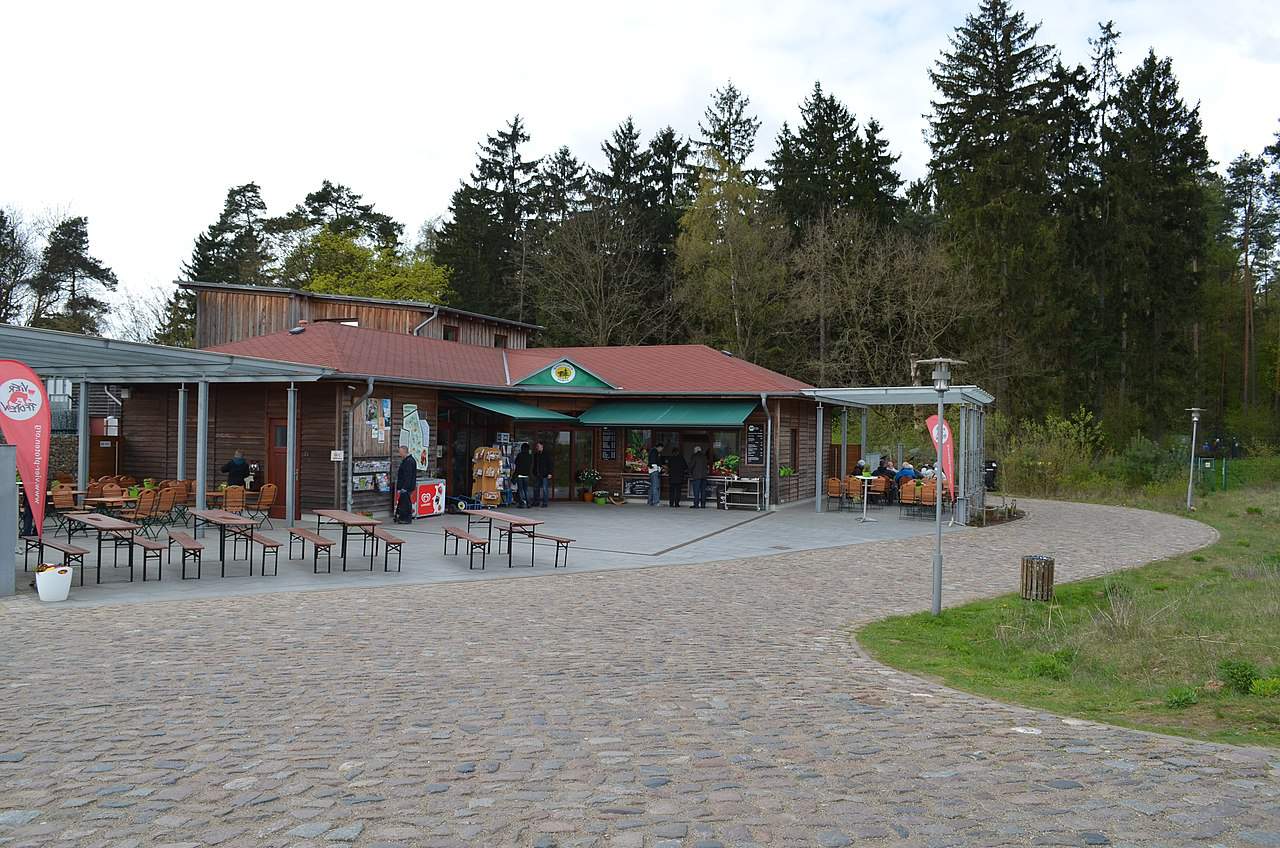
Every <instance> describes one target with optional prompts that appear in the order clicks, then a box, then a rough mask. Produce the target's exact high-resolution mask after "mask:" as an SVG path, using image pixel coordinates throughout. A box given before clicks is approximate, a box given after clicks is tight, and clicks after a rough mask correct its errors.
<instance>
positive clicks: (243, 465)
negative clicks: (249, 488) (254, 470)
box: [222, 450, 249, 486]
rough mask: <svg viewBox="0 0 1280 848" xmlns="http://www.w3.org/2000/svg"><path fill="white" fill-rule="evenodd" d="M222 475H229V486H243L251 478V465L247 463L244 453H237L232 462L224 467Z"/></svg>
mask: <svg viewBox="0 0 1280 848" xmlns="http://www.w3.org/2000/svg"><path fill="white" fill-rule="evenodd" d="M222 473H223V474H226V475H227V485H228V486H243V485H244V481H245V479H246V478H247V477H248V476H249V463H248V462H246V461H245V458H244V451H239V450H238V451H236V452H235V456H233V457H231V461H230V462H228V463H227V464H226V465H224V466H222Z"/></svg>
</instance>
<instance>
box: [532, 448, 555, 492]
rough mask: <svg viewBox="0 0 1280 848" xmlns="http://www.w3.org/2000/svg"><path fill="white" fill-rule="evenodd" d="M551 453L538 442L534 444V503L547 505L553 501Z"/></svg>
mask: <svg viewBox="0 0 1280 848" xmlns="http://www.w3.org/2000/svg"><path fill="white" fill-rule="evenodd" d="M551 470H552V465H551V454H549V453H547V451H546V449H545V448H544V447H543V446H542V442H538V443H537V444H535V445H534V446H533V485H534V487H535V488H534V490H533V505H534V506H540V507H546V506H547V505H548V504H549V503H550V502H551Z"/></svg>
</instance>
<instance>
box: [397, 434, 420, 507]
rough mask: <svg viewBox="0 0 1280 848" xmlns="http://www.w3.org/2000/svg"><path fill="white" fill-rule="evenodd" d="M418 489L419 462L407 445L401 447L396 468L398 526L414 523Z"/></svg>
mask: <svg viewBox="0 0 1280 848" xmlns="http://www.w3.org/2000/svg"><path fill="white" fill-rule="evenodd" d="M417 488H418V461H417V460H416V459H414V458H413V454H411V453H409V447H408V446H407V445H401V446H400V465H399V467H397V468H396V519H395V520H396V524H412V523H413V498H414V492H415V491H416V490H417Z"/></svg>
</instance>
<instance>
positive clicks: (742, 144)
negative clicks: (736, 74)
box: [698, 82, 760, 176]
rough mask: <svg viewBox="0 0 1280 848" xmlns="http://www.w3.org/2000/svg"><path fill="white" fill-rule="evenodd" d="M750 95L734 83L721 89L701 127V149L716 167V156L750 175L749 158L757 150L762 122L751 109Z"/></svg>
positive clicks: (708, 109) (699, 124) (704, 156)
mask: <svg viewBox="0 0 1280 848" xmlns="http://www.w3.org/2000/svg"><path fill="white" fill-rule="evenodd" d="M750 108H751V98H750V97H747V96H746V95H745V94H743V93H742V92H741V91H739V90H738V88H737V86H735V85H734V84H733V83H732V82H729V83H726V84H725V85H724V87H723V88H718V89H716V91H715V94H714V95H713V96H712V100H711V105H710V106H708V107H707V109H706V111H705V112H704V113H703V117H702V121H700V122H699V123H698V130H699V132H701V133H702V136H701V138H699V139H698V152H699V153H700V154H701V155H702V156H703V158H704V159H705V160H706V162H707V164H708V166H709V167H711V168H712V169H713V170H714V169H716V168H717V166H716V164H715V162H716V158H718V159H719V160H720V161H722V162H724V164H725V165H727V166H729V167H730V168H733V169H736V170H738V171H740V172H742V173H743V174H744V175H747V176H750V174H749V172H748V171H747V170H746V164H747V159H749V158H750V157H751V153H752V152H753V151H754V150H755V149H756V133H758V132H759V131H760V121H759V119H758V118H756V116H755V115H753V114H751V113H750V112H749V111H748V110H749V109H750Z"/></svg>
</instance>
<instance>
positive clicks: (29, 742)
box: [0, 503, 1280, 848]
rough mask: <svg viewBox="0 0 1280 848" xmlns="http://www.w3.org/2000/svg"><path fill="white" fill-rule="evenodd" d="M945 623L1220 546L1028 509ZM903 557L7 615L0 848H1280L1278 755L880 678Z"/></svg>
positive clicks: (980, 565)
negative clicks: (967, 609)
mask: <svg viewBox="0 0 1280 848" xmlns="http://www.w3.org/2000/svg"><path fill="white" fill-rule="evenodd" d="M1029 507H1030V509H1031V517H1029V518H1028V519H1027V520H1025V521H1021V522H1017V523H1014V524H1012V525H1007V526H1004V527H996V528H990V529H986V530H971V531H970V530H966V531H962V532H959V533H956V534H955V535H953V536H949V537H948V540H947V586H948V591H949V595H948V601H949V602H958V601H960V600H961V599H963V598H969V597H973V596H978V595H989V594H994V593H997V592H1001V591H1005V590H1008V589H1009V588H1011V587H1012V586H1013V585H1014V581H1015V579H1016V577H1015V572H1016V558H1017V556H1019V555H1020V554H1023V553H1027V552H1045V553H1051V554H1054V555H1055V556H1056V557H1057V558H1058V567H1059V574H1060V575H1061V577H1060V579H1073V578H1078V577H1082V576H1085V575H1089V574H1096V573H1100V572H1105V571H1108V570H1111V569H1114V568H1117V567H1122V566H1126V565H1132V564H1137V563H1140V562H1143V561H1146V560H1149V559H1152V558H1156V557H1160V556H1164V555H1168V554H1170V553H1173V552H1177V551H1184V550H1188V549H1191V548H1194V547H1197V546H1200V545H1203V544H1206V543H1208V542H1209V541H1211V540H1212V539H1213V538H1214V535H1213V531H1212V530H1210V529H1208V528H1206V527H1204V526H1203V525H1200V524H1196V523H1193V522H1189V521H1184V520H1181V519H1177V518H1173V517H1169V516H1161V515H1155V514H1151V513H1142V512H1136V511H1129V510H1119V509H1112V508H1103V507H1095V506H1083V505H1070V504H1039V503H1031V504H1029ZM929 563H930V549H929V547H928V544H927V542H923V541H921V540H907V541H900V542H878V543H870V544H863V545H858V546H856V547H854V548H844V549H832V550H824V551H808V552H804V553H798V554H787V555H781V556H776V557H768V558H761V559H752V560H738V561H733V562H725V563H717V564H703V565H692V566H669V567H657V568H650V569H642V570H633V571H622V572H611V573H601V574H573V575H563V574H560V575H554V576H551V575H549V576H547V577H545V578H540V579H534V580H529V579H524V580H503V581H490V582H485V583H468V584H453V585H435V586H413V587H395V588H387V589H380V590H342V591H333V592H314V593H304V594H288V595H266V596H256V597H245V598H230V599H219V600H200V601H183V602H173V603H156V604H140V605H133V606H125V607H115V608H106V607H100V608H92V609H85V610H81V611H77V612H76V614H75V615H74V616H68V615H66V614H57V615H55V614H52V613H51V612H49V611H43V610H41V609H40V608H39V607H38V606H37V605H36V604H35V603H28V604H22V605H18V604H10V605H8V606H6V607H5V608H4V609H2V610H0V615H3V619H0V621H3V625H2V628H3V638H4V645H5V649H4V654H3V658H2V659H0V669H3V672H4V676H3V680H2V681H0V686H3V687H4V698H3V700H2V701H0V721H2V723H0V728H3V731H0V733H2V734H3V735H2V736H0V844H3V845H13V846H17V845H38V846H46V845H69V846H71V845H73V846H125V845H129V846H160V845H184V846H201V845H226V846H238V845H267V846H286V845H289V846H293V845H297V846H308V845H310V846H334V845H339V846H340V845H344V844H356V845H360V846H375V845H381V846H390V845H404V846H437V845H439V846H447V845H483V846H507V845H511V846H551V845H559V846H598V848H610V846H631V847H632V848H638V846H647V847H648V848H652V847H653V846H662V847H663V848H676V846H680V848H691V847H692V846H701V848H711V846H717V845H720V846H749V845H762V846H763V845H767V846H825V848H832V846H845V845H853V844H856V845H863V844H867V845H884V846H925V845H971V846H996V845H1106V844H1111V845H1144V846H1145V845H1262V846H1267V845H1271V846H1276V845H1280V755H1277V753H1276V752H1274V751H1263V750H1257V749H1245V748H1231V747H1226V746H1219V745H1211V744H1205V743H1197V742H1190V741H1183V740H1177V739H1171V738H1166V737H1161V736H1155V735H1149V734H1143V733H1137V732H1133V731H1127V730H1120V729H1116V728H1111V727H1106V726H1102V725H1096V724H1091V723H1086V722H1080V721H1071V720H1066V721H1064V720H1063V719H1061V718H1058V717H1055V716H1051V715H1047V714H1043V713H1037V712H1034V711H1030V710H1025V709H1020V708H1014V707H1007V706H1002V705H998V704H993V703H990V702H987V701H983V700H981V699H979V698H975V697H971V696H967V695H962V694H958V693H955V692H951V691H948V690H945V689H942V688H940V687H937V686H934V685H931V684H927V683H924V682H922V681H919V680H917V679H915V678H912V677H910V676H907V675H903V674H899V673H896V672H893V671H891V670H889V669H886V668H884V667H883V666H880V665H878V664H876V663H874V662H871V661H869V660H867V659H865V658H863V657H861V656H860V655H859V653H858V651H857V648H856V646H855V645H854V644H853V643H852V642H851V640H850V637H849V635H848V634H849V630H848V625H849V624H850V623H851V622H859V621H865V620H869V619H873V618H876V617H880V616H883V615H886V614H888V613H892V612H896V611H899V610H907V609H916V608H919V607H921V606H925V605H927V592H928V586H929V574H928V572H929Z"/></svg>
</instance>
